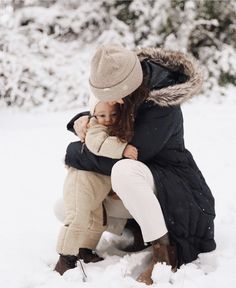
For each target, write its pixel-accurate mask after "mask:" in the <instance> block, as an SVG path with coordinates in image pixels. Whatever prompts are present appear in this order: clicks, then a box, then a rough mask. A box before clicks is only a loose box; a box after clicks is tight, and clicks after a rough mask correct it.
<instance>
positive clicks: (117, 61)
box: [89, 44, 143, 102]
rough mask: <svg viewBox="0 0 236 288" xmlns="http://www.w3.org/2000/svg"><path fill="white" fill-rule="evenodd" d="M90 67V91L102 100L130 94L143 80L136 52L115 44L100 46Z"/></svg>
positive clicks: (112, 99) (111, 99)
mask: <svg viewBox="0 0 236 288" xmlns="http://www.w3.org/2000/svg"><path fill="white" fill-rule="evenodd" d="M90 68H91V69H90V78H89V84H90V88H91V91H92V93H93V94H94V95H95V97H96V98H98V99H100V100H101V101H103V102H106V101H114V100H118V99H121V98H123V97H125V96H127V95H129V94H131V93H132V92H133V91H135V90H136V89H137V88H138V87H139V86H140V85H141V83H142V81H143V71H142V67H141V64H140V61H139V59H138V56H137V55H136V53H135V52H132V51H129V50H127V49H125V48H124V47H122V46H121V45H117V44H105V45H102V46H100V47H99V48H98V49H97V51H96V53H95V55H94V56H93V58H92V61H91V67H90Z"/></svg>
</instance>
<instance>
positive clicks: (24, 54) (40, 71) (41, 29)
mask: <svg viewBox="0 0 236 288" xmlns="http://www.w3.org/2000/svg"><path fill="white" fill-rule="evenodd" d="M107 42H116V43H121V44H123V45H125V46H126V47H129V48H130V49H137V48H139V47H160V48H165V49H171V50H179V51H183V52H186V53H190V54H192V55H194V57H196V58H197V59H198V60H199V62H200V64H201V66H202V68H203V70H204V75H205V82H204V87H203V91H202V93H203V94H204V95H206V96H208V97H218V96H220V95H224V94H225V91H226V89H227V87H228V86H229V85H234V86H236V1H235V0H222V1H221V0H126V1H124V0H110V1H103V0H100V1H99V0H86V1H84V0H65V1H63V0H48V1H40V0H0V107H13V106H14V107H20V108H24V109H28V110H30V109H32V108H33V107H38V106H42V107H44V108H46V109H49V110H65V109H70V108H75V107H79V106H81V105H86V104H87V99H88V96H89V89H88V85H87V82H88V73H89V61H90V57H91V55H92V54H93V52H94V49H95V48H96V47H97V45H99V44H102V43H107Z"/></svg>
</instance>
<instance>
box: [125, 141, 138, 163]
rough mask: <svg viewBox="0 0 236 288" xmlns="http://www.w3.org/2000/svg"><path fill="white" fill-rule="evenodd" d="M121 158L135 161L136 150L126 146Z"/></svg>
mask: <svg viewBox="0 0 236 288" xmlns="http://www.w3.org/2000/svg"><path fill="white" fill-rule="evenodd" d="M123 156H124V157H126V158H130V159H133V160H137V159H138V150H137V148H136V147H134V146H133V145H130V144H128V145H127V146H126V147H125V150H124V152H123Z"/></svg>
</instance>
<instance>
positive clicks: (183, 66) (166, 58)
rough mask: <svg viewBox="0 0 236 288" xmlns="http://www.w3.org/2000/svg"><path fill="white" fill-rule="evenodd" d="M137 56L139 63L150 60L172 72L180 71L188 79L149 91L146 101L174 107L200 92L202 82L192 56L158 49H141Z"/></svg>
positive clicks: (200, 74) (198, 68) (199, 70)
mask: <svg viewBox="0 0 236 288" xmlns="http://www.w3.org/2000/svg"><path fill="white" fill-rule="evenodd" d="M137 55H138V57H139V60H140V61H142V60H144V59H151V60H152V61H153V62H155V63H157V64H160V65H162V66H163V67H166V68H168V69H170V70H172V71H180V72H181V73H183V74H185V75H186V76H187V79H188V80H187V81H186V82H184V83H181V84H176V85H173V86H168V87H165V88H161V89H157V90H152V91H150V93H149V97H148V100H152V101H153V102H155V103H157V104H158V105H160V106H176V105H180V104H182V103H183V102H185V101H187V100H188V99H190V98H191V97H192V96H193V95H195V94H197V93H198V92H199V91H200V89H201V87H202V82H203V76H202V71H201V69H200V67H199V65H198V63H197V61H196V60H195V59H194V58H193V57H192V56H190V55H186V54H184V53H182V52H176V51H166V50H162V49H158V48H143V49H140V50H138V51H137Z"/></svg>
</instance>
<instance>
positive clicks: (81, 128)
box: [73, 115, 89, 142]
mask: <svg viewBox="0 0 236 288" xmlns="http://www.w3.org/2000/svg"><path fill="white" fill-rule="evenodd" d="M88 122H89V117H88V116H87V115H85V116H81V117H80V118H79V119H77V120H76V121H75V122H74V126H73V128H74V130H75V133H76V134H77V135H78V136H79V138H80V140H81V142H84V139H85V136H86V133H87V128H88V127H87V125H88Z"/></svg>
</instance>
